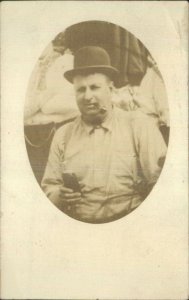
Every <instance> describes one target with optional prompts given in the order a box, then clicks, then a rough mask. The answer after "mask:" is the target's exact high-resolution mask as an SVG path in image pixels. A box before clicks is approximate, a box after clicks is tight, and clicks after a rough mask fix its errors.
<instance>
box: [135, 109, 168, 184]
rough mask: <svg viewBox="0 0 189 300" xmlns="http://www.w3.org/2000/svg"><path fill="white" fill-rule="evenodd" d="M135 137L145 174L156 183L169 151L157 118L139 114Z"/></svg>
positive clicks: (150, 182)
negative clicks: (156, 120)
mask: <svg viewBox="0 0 189 300" xmlns="http://www.w3.org/2000/svg"><path fill="white" fill-rule="evenodd" d="M134 138H135V145H136V149H137V153H138V157H139V161H140V165H141V169H142V172H143V175H144V177H145V179H146V180H147V183H148V184H150V185H151V184H154V183H155V182H156V181H157V179H158V177H159V175H160V173H161V170H162V167H163V163H164V160H165V156H166V152H167V147H166V144H165V142H164V139H163V137H162V134H161V132H160V130H159V128H158V125H157V123H156V122H155V120H153V118H151V117H148V116H145V115H143V114H142V113H141V114H139V115H138V116H137V117H136V120H135V126H134Z"/></svg>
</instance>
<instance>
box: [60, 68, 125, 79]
mask: <svg viewBox="0 0 189 300" xmlns="http://www.w3.org/2000/svg"><path fill="white" fill-rule="evenodd" d="M92 73H102V74H105V75H107V76H108V77H110V79H111V80H113V81H114V82H116V81H117V80H116V79H117V78H118V75H119V71H118V70H117V69H116V68H114V67H111V66H90V67H83V68H76V69H72V70H69V71H66V72H65V73H64V77H65V78H66V79H67V80H68V81H69V82H71V83H73V79H74V77H75V76H76V75H88V74H92Z"/></svg>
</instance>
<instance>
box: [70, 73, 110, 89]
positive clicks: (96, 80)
mask: <svg viewBox="0 0 189 300" xmlns="http://www.w3.org/2000/svg"><path fill="white" fill-rule="evenodd" d="M108 80H109V78H108V77H107V76H106V75H104V74H101V73H94V74H88V75H81V74H80V75H76V76H75V77H74V80H73V84H74V85H75V86H78V85H86V84H87V85H91V84H107V82H108Z"/></svg>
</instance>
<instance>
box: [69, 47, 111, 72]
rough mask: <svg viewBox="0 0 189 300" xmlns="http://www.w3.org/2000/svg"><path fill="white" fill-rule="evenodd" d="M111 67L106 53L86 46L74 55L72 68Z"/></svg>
mask: <svg viewBox="0 0 189 300" xmlns="http://www.w3.org/2000/svg"><path fill="white" fill-rule="evenodd" d="M94 66H111V63H110V57H109V55H108V53H107V52H106V51H105V50H104V49H103V48H100V47H96V46H87V47H83V48H80V49H79V50H78V51H77V52H76V53H75V58H74V68H85V67H94Z"/></svg>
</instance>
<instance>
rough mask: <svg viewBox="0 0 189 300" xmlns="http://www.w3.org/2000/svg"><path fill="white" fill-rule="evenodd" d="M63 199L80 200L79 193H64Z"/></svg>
mask: <svg viewBox="0 0 189 300" xmlns="http://www.w3.org/2000/svg"><path fill="white" fill-rule="evenodd" d="M64 197H65V198H66V199H72V198H81V194H80V193H70V194H67V193H65V194H64Z"/></svg>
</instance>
